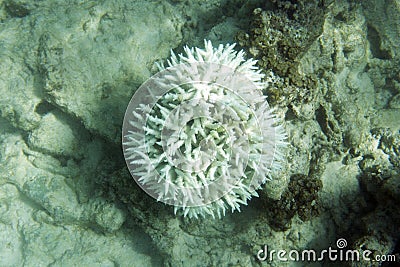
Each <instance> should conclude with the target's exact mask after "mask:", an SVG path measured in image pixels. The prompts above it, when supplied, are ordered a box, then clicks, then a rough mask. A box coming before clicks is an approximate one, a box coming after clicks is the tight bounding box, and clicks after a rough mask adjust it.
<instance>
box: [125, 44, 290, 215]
mask: <svg viewBox="0 0 400 267" xmlns="http://www.w3.org/2000/svg"><path fill="white" fill-rule="evenodd" d="M234 46H235V44H233V45H219V46H218V47H217V48H215V47H213V46H212V44H211V42H210V41H206V40H205V48H204V49H200V48H197V47H195V48H189V47H187V46H186V47H184V53H183V54H179V55H175V54H174V53H173V52H172V51H171V54H172V55H171V58H170V59H169V60H167V67H165V66H164V64H157V65H158V68H159V70H160V71H159V72H158V73H157V74H155V75H154V76H152V77H151V78H150V79H149V80H148V81H146V82H145V83H144V84H143V85H142V86H141V87H140V88H139V89H138V90H137V91H136V93H135V94H134V96H133V97H132V99H131V101H130V103H129V105H128V108H127V111H126V114H125V118H124V123H123V134H122V138H123V151H124V156H125V159H126V163H127V166H128V168H129V170H130V173H131V175H132V176H133V177H134V178H135V180H136V182H137V183H138V184H139V186H140V187H141V188H142V189H143V190H144V191H146V192H147V193H148V194H149V195H151V196H152V197H154V198H155V199H157V200H158V201H162V202H164V203H166V204H170V205H173V206H174V211H175V213H179V214H182V215H183V216H185V217H189V218H199V217H206V216H208V215H209V216H212V217H213V218H215V217H219V218H220V217H221V216H223V215H225V213H226V211H227V210H231V211H232V212H233V211H235V210H238V211H240V207H241V205H247V201H248V200H249V199H251V197H252V196H258V194H257V191H256V190H258V189H259V188H260V187H261V185H262V184H263V183H265V182H266V181H267V180H270V179H272V178H273V177H272V176H273V173H274V172H275V171H276V170H279V169H280V167H281V163H282V161H283V160H284V149H285V146H286V144H287V143H286V139H287V135H286V132H285V130H284V128H283V126H282V123H280V121H279V120H277V119H276V118H275V116H274V114H273V110H272V109H271V108H270V107H269V106H268V103H267V99H266V96H264V95H263V94H262V90H263V89H265V88H266V86H267V84H266V83H265V82H263V78H264V74H262V72H261V70H260V69H258V68H257V67H256V60H254V59H248V60H246V59H245V58H244V56H245V54H244V52H243V51H239V52H237V51H235V50H234Z"/></svg>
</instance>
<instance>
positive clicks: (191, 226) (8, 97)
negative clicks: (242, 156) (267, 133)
mask: <svg viewBox="0 0 400 267" xmlns="http://www.w3.org/2000/svg"><path fill="white" fill-rule="evenodd" d="M242 2H243V1H238V0H212V1H203V2H201V3H200V2H197V1H188V0H170V1H134V2H128V1H120V0H117V1H78V0H69V1H58V0H57V1H24V0H3V1H0V46H1V47H2V49H0V70H1V71H0V94H1V97H0V115H1V118H0V143H1V145H0V229H1V231H0V244H5V245H4V246H1V247H0V256H1V257H0V265H1V266H47V265H54V266H63V265H65V266H73V265H86V266H160V265H164V266H267V265H268V266H280V265H281V264H282V263H281V262H279V261H278V260H276V259H275V260H274V261H269V262H267V261H264V262H263V261H260V260H259V259H257V257H256V255H257V252H258V251H259V250H260V249H261V248H263V247H264V246H265V245H268V246H269V247H270V248H271V249H275V250H279V249H282V250H287V251H289V250H292V249H296V250H299V251H300V250H302V249H315V250H317V251H319V250H323V249H327V248H328V247H329V246H332V247H335V246H336V241H337V240H338V239H339V238H344V239H346V240H347V246H346V248H348V249H354V250H357V251H359V252H360V253H361V252H363V251H365V250H370V251H373V254H371V255H370V257H373V256H376V255H389V254H392V255H395V256H396V257H397V260H398V257H399V253H400V241H399V240H400V234H399V233H400V215H399V214H400V208H399V205H398V203H399V200H400V164H399V162H400V161H399V155H400V150H399V147H400V132H399V131H400V40H399V36H400V17H399V16H398V14H399V12H400V3H399V1H398V0H388V1H377V0H367V1H350V0H349V1H346V0H338V1H323V0H307V1H277V0H271V1H258V0H253V1H246V3H242ZM203 39H210V40H212V41H213V43H223V44H225V43H233V42H236V43H238V45H240V46H241V48H242V49H244V50H245V51H246V52H247V54H248V55H249V56H250V57H255V58H256V59H258V66H259V67H260V68H262V70H263V71H264V73H265V74H266V77H267V79H268V84H269V86H268V88H266V90H265V92H264V93H265V95H267V96H268V100H269V102H270V104H271V106H272V107H273V108H274V109H275V110H276V113H277V116H279V118H281V119H282V120H284V121H285V127H286V130H287V132H288V134H289V143H290V144H289V148H288V152H287V155H286V158H287V162H286V163H285V166H284V168H283V171H282V173H281V175H282V177H281V179H278V180H277V181H271V182H269V183H267V184H266V185H265V186H264V187H263V189H262V190H261V191H259V195H260V197H259V198H255V199H252V200H251V201H250V202H249V204H248V206H246V207H244V208H243V210H242V212H241V213H234V214H228V215H227V216H226V217H224V218H222V219H215V220H213V219H202V220H189V219H187V218H182V217H179V216H175V215H174V213H173V207H171V206H168V205H164V204H162V203H159V202H156V201H155V200H154V199H152V198H151V197H149V196H147V195H146V194H145V193H144V192H143V191H142V190H141V189H140V188H139V187H138V186H137V185H136V183H135V182H134V180H133V179H132V177H131V176H130V174H129V172H128V170H127V168H126V166H125V163H124V159H123V155H122V150H121V141H120V140H121V126H122V120H123V114H124V112H125V108H126V106H127V104H128V102H129V99H130V98H131V96H132V94H133V93H134V92H135V90H136V89H137V88H138V87H139V86H140V84H142V83H143V82H144V81H145V80H146V79H148V78H149V77H150V76H151V75H152V74H154V73H155V72H156V68H155V67H154V62H156V61H162V60H164V59H165V58H167V57H169V51H170V49H173V50H174V51H175V52H177V53H179V52H181V51H180V50H179V49H180V47H182V46H183V45H184V44H188V45H190V46H201V43H202V42H203ZM324 263H326V265H327V266H329V264H331V265H332V266H334V264H335V263H330V262H324ZM317 264H319V263H316V265H317ZM343 264H347V265H348V266H367V265H368V266H381V265H382V262H368V263H366V262H344V263H343ZM302 265H303V263H302V262H290V263H289V266H302Z"/></svg>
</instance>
